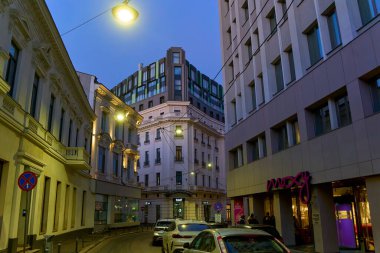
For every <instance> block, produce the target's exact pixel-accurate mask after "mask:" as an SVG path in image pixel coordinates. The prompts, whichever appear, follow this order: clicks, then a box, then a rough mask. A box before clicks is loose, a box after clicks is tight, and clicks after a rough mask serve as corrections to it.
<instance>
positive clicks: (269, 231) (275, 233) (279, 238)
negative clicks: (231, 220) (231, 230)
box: [236, 224, 284, 242]
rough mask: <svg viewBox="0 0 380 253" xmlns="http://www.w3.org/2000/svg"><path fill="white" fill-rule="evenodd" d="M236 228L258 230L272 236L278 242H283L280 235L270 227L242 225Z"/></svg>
mask: <svg viewBox="0 0 380 253" xmlns="http://www.w3.org/2000/svg"><path fill="white" fill-rule="evenodd" d="M236 227H239V228H250V229H259V230H261V231H265V232H267V233H268V234H270V235H272V236H273V237H274V238H276V239H277V240H279V241H280V242H284V239H283V238H282V236H281V235H280V233H279V232H278V231H277V229H276V228H275V227H273V226H271V225H263V224H242V225H237V226H236Z"/></svg>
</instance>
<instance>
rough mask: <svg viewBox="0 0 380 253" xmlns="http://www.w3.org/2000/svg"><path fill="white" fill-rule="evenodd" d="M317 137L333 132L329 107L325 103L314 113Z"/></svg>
mask: <svg viewBox="0 0 380 253" xmlns="http://www.w3.org/2000/svg"><path fill="white" fill-rule="evenodd" d="M314 115H315V135H321V134H323V133H326V132H328V131H330V130H331V123H330V111H329V106H328V104H327V103H325V104H324V105H323V106H321V107H320V108H318V109H316V110H315V111H314Z"/></svg>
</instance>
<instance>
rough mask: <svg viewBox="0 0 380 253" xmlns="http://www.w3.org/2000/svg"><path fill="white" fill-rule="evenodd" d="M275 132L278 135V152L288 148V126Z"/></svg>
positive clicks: (283, 126)
mask: <svg viewBox="0 0 380 253" xmlns="http://www.w3.org/2000/svg"><path fill="white" fill-rule="evenodd" d="M275 131H276V133H277V151H281V150H284V149H286V148H288V147H289V142H288V131H287V129H286V124H284V125H282V126H281V127H279V128H277V129H276V130H275Z"/></svg>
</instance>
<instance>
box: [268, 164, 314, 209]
mask: <svg viewBox="0 0 380 253" xmlns="http://www.w3.org/2000/svg"><path fill="white" fill-rule="evenodd" d="M310 180H311V176H310V173H309V172H308V171H303V172H299V173H298V174H297V175H296V176H295V177H293V176H287V177H283V178H273V179H270V180H268V181H267V191H268V192H270V191H271V190H273V189H290V188H293V187H297V188H299V192H298V198H299V200H300V201H301V202H302V203H304V204H309V202H310Z"/></svg>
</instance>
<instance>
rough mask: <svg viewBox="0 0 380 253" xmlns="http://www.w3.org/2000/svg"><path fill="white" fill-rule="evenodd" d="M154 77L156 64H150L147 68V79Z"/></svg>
mask: <svg viewBox="0 0 380 253" xmlns="http://www.w3.org/2000/svg"><path fill="white" fill-rule="evenodd" d="M155 76H156V64H155V63H152V64H150V66H149V79H154V78H155Z"/></svg>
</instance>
